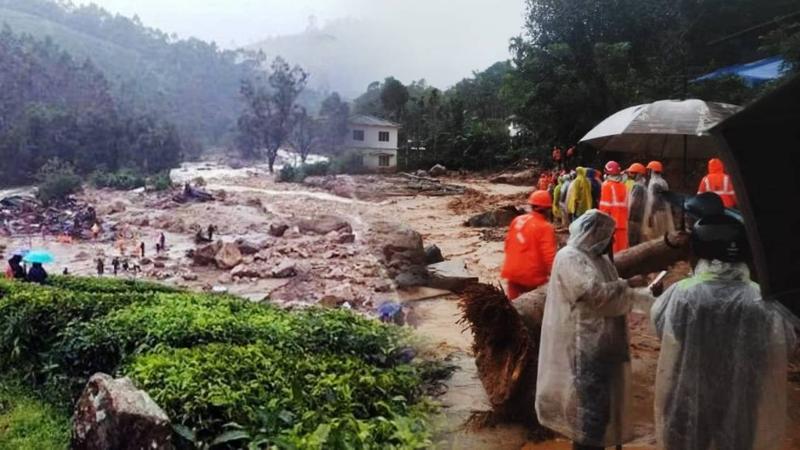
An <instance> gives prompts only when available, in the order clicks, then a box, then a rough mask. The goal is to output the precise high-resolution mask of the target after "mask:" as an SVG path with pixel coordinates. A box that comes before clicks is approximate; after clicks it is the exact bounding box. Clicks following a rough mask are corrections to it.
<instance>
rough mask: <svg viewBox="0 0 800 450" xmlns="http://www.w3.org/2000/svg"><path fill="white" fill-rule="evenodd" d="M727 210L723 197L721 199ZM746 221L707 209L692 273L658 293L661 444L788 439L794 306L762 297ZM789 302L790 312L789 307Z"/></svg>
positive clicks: (743, 447) (732, 445)
mask: <svg viewBox="0 0 800 450" xmlns="http://www.w3.org/2000/svg"><path fill="white" fill-rule="evenodd" d="M719 207H720V210H722V204H721V202H720V205H719ZM748 248H749V247H748V244H747V240H746V238H745V231H744V226H743V224H741V223H740V222H738V221H737V220H736V219H733V218H729V217H725V216H724V215H722V214H720V215H717V216H712V217H707V218H703V219H701V220H700V221H698V222H697V225H695V227H694V230H693V231H692V251H693V253H694V255H695V257H696V258H699V260H698V262H697V264H696V267H695V269H694V275H693V276H692V277H691V278H688V279H686V280H684V281H682V282H680V283H677V284H674V285H672V286H671V287H670V288H669V289H667V291H666V292H664V294H662V295H661V297H659V299H658V301H657V302H656V304H655V305H653V308H652V311H651V319H652V321H653V325H654V326H655V329H656V332H657V334H658V337H659V339H660V340H661V354H660V356H659V360H658V371H657V377H656V396H655V415H656V436H657V439H658V444H659V448H663V449H666V450H687V449H689V450H710V449H719V450H751V449H778V448H782V447H783V433H784V429H785V426H786V398H787V362H788V358H789V355H791V352H792V351H793V349H794V346H795V345H796V337H795V334H794V331H793V329H792V326H791V325H790V324H789V322H788V321H787V320H786V318H787V317H790V316H791V313H788V311H786V310H785V309H783V308H782V307H781V306H780V304H779V303H777V302H776V301H769V300H763V299H762V298H761V293H760V289H759V286H758V285H757V284H755V283H753V282H752V281H751V280H750V271H749V269H748V266H747V264H746V263H745V262H744V261H745V258H746V253H747V249H748ZM784 311H786V312H784Z"/></svg>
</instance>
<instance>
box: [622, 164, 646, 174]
mask: <svg viewBox="0 0 800 450" xmlns="http://www.w3.org/2000/svg"><path fill="white" fill-rule="evenodd" d="M626 172H628V173H636V174H639V175H644V174H646V173H647V169H645V167H644V164H641V163H633V164H631V166H630V167H628V170H626Z"/></svg>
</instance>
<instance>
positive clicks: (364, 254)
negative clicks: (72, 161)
mask: <svg viewBox="0 0 800 450" xmlns="http://www.w3.org/2000/svg"><path fill="white" fill-rule="evenodd" d="M198 177H202V178H203V181H204V183H205V187H204V189H206V190H207V191H209V192H211V193H212V194H214V195H215V200H214V201H211V202H206V203H186V204H177V203H175V202H173V201H171V198H170V194H166V193H162V194H157V193H143V192H115V191H105V190H103V191H99V190H88V191H86V192H85V193H83V194H82V195H81V196H80V200H82V201H85V202H87V203H90V204H93V205H95V207H96V209H97V212H98V215H99V217H100V219H101V220H102V221H103V222H104V229H105V230H104V232H103V233H102V234H101V236H100V237H99V238H98V239H96V240H85V241H76V242H73V243H69V244H68V243H58V242H56V241H55V239H54V237H53V236H41V235H36V236H31V235H29V236H13V237H10V238H4V237H3V238H0V239H2V242H0V244H2V245H5V247H6V248H8V249H14V248H19V247H26V248H30V247H34V248H39V247H44V248H47V249H48V250H51V251H52V252H53V253H54V254H55V255H56V258H57V262H56V263H55V264H54V265H52V266H50V267H49V269H50V270H51V271H54V272H61V271H62V270H63V269H64V268H65V267H66V268H69V271H70V273H73V274H81V275H94V274H95V273H96V269H95V261H96V259H97V258H98V257H102V258H103V259H104V260H105V261H106V275H105V276H110V275H109V273H110V272H111V267H110V261H111V258H112V257H114V256H117V257H122V253H121V249H120V244H123V245H124V251H125V254H126V255H129V256H127V258H129V259H130V261H131V263H132V264H133V263H139V265H140V266H141V272H140V273H138V274H133V273H123V274H120V275H119V276H127V277H142V278H150V279H157V280H161V281H162V282H165V283H170V284H174V285H178V286H184V287H187V288H190V289H197V290H203V289H205V290H208V289H211V288H213V287H217V288H220V287H224V288H225V289H227V290H228V291H229V292H232V293H236V294H239V295H242V296H245V297H247V298H250V299H252V300H254V301H258V300H262V299H265V298H269V299H270V300H272V301H274V302H277V303H281V304H285V305H295V304H307V303H319V302H321V303H323V304H326V305H328V306H336V307H349V308H354V309H356V310H359V311H362V312H364V313H365V314H373V315H374V314H375V308H376V307H377V306H378V305H379V304H381V303H383V302H385V301H387V300H393V301H398V302H402V303H404V304H405V305H406V311H407V313H408V320H409V322H410V323H412V325H413V326H415V327H416V333H417V334H418V335H419V336H420V337H421V338H422V340H423V342H424V343H425V344H424V347H425V351H426V352H428V353H430V354H431V355H434V356H436V357H439V358H448V359H449V360H450V361H452V362H453V363H454V364H456V365H457V366H458V367H459V369H458V370H457V371H456V372H455V373H454V375H453V377H452V378H451V379H450V380H449V381H448V384H447V391H446V392H445V393H444V395H442V397H441V398H440V399H439V400H440V402H441V403H442V405H443V406H444V409H443V415H442V420H441V426H442V430H443V431H442V434H441V447H442V448H453V449H520V448H526V449H567V448H570V444H569V443H568V442H566V441H563V440H556V441H550V442H544V443H532V442H528V441H527V439H526V438H527V433H526V430H525V429H523V428H522V427H519V426H515V425H505V426H500V427H497V428H493V429H484V430H480V431H468V430H465V429H464V428H463V427H462V424H463V422H464V421H465V420H466V419H467V418H469V416H470V414H471V413H472V412H473V411H480V410H485V409H488V405H487V403H486V398H485V395H484V393H483V389H482V387H481V385H480V381H479V380H478V379H477V375H476V368H475V364H474V358H473V355H472V352H471V336H470V335H469V333H468V332H465V331H463V326H461V325H458V324H456V322H457V320H458V319H459V313H458V309H457V300H458V298H457V297H456V296H454V295H452V294H448V293H446V292H443V291H438V290H434V289H426V288H423V289H407V290H398V289H396V284H395V283H393V282H392V280H391V279H390V277H389V275H388V273H387V268H386V267H385V265H384V263H383V262H382V261H381V255H380V254H376V252H375V249H374V246H371V245H370V242H374V241H376V240H378V241H379V240H380V239H381V236H380V232H378V231H377V229H376V228H375V224H377V223H380V222H384V221H389V222H399V223H404V224H406V225H408V226H410V227H411V228H413V229H414V230H416V231H417V232H419V233H420V234H421V235H422V237H423V239H424V242H425V244H426V245H429V244H436V245H437V246H439V248H440V249H441V250H442V253H443V256H444V257H445V259H447V260H463V261H464V262H465V264H466V266H467V268H468V270H469V271H470V272H471V273H472V274H474V275H476V276H478V277H479V278H480V280H481V281H482V282H484V283H494V284H499V283H500V279H499V272H500V266H501V264H502V261H503V252H502V249H503V243H502V238H503V236H504V232H505V231H504V230H503V229H502V228H500V229H478V228H468V227H465V226H464V222H465V221H466V220H467V219H468V218H469V217H470V216H471V215H473V214H475V213H479V212H483V211H486V210H489V209H492V208H495V207H498V206H503V205H519V206H521V205H523V204H524V203H525V198H526V196H527V194H528V192H529V188H527V187H525V186H512V185H507V184H493V183H490V182H488V181H487V179H473V178H470V177H469V176H464V175H463V174H462V175H460V176H459V177H458V178H450V179H447V178H446V179H443V180H441V181H436V180H428V179H418V178H407V177H381V176H353V177H340V178H337V179H335V180H331V179H311V180H308V182H307V184H306V185H298V184H285V183H275V182H274V181H273V179H272V177H271V176H269V175H268V174H267V173H266V172H265V171H264V170H263V168H260V167H257V168H244V169H231V168H229V167H224V166H219V165H215V164H191V165H186V166H185V167H184V168H183V169H178V170H176V171H175V172H174V173H173V178H174V179H175V180H176V181H177V182H181V183H182V182H184V181H188V180H195V179H197V178H198ZM329 214H335V215H336V216H338V217H340V218H341V219H343V220H344V221H346V222H347V223H348V224H349V226H350V227H351V229H352V234H353V235H354V239H353V242H348V241H344V242H342V240H341V239H340V237H341V235H340V234H337V233H328V234H315V233H305V232H301V231H299V230H298V229H297V228H296V227H295V226H294V225H295V224H296V223H297V222H298V221H301V220H309V219H310V220H313V219H314V218H317V217H320V216H323V215H329ZM275 224H287V225H289V226H290V229H289V230H288V231H287V232H286V234H285V235H284V236H282V237H275V236H271V235H270V234H269V229H270V225H275ZM208 225H215V226H216V227H217V229H218V230H217V233H216V235H215V236H214V239H215V240H216V239H221V240H223V241H225V242H234V241H236V240H237V239H239V240H246V241H248V242H251V243H253V246H254V247H257V250H258V252H257V253H255V254H253V255H246V256H244V258H245V263H246V264H252V265H253V266H254V267H256V268H255V269H253V270H254V271H258V270H263V271H270V270H272V269H273V268H274V267H277V266H280V265H282V264H291V265H292V266H293V267H294V269H295V271H296V276H293V277H289V278H276V277H273V276H270V275H267V276H263V277H261V276H256V277H250V276H237V275H234V274H235V273H240V272H235V271H234V272H233V273H232V272H231V271H230V270H221V269H219V268H217V267H214V266H213V265H212V266H207V267H199V266H196V265H194V264H193V261H192V259H191V258H189V257H187V256H186V253H187V251H189V250H192V249H195V248H196V247H197V246H196V244H195V235H196V231H197V230H205V229H206V228H207V227H208ZM162 232H163V233H164V234H165V237H166V242H167V250H166V251H165V252H163V253H162V254H160V255H155V253H154V246H155V242H156V241H157V239H158V236H159V234H160V233H162ZM139 242H145V245H146V255H145V256H146V257H147V258H146V260H145V261H142V260H141V258H139V257H134V256H131V255H132V254H133V252H134V249H135V247H136V246H137V245H138V243H139ZM677 270H685V268H678V269H677ZM431 297H432V298H431ZM630 324H631V329H632V346H633V356H634V360H633V373H634V379H633V381H634V399H635V404H634V410H633V411H632V413H633V417H634V422H635V424H636V434H637V436H638V438H637V440H636V441H635V442H634V443H632V444H630V445H629V446H626V447H627V448H654V447H653V445H654V430H653V412H652V404H653V386H654V380H655V367H656V359H657V356H658V341H657V339H655V337H654V336H653V335H652V334H651V333H650V331H649V327H648V324H647V320H646V318H645V317H643V316H641V315H635V314H634V315H632V316H631V318H630ZM721 382H724V380H721ZM532 407H533V405H531V408H532ZM787 430H788V431H789V435H790V436H789V438H788V440H787V443H786V448H797V449H800V380H795V383H793V384H790V422H789V426H788V427H787Z"/></svg>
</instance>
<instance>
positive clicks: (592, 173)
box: [586, 169, 603, 208]
mask: <svg viewBox="0 0 800 450" xmlns="http://www.w3.org/2000/svg"><path fill="white" fill-rule="evenodd" d="M599 177H600V175H599V174H598V172H597V171H596V170H594V169H586V178H588V179H589V182H590V183H592V208H597V205H599V204H600V194H601V190H602V189H603V183H602V182H601V181H600V179H599Z"/></svg>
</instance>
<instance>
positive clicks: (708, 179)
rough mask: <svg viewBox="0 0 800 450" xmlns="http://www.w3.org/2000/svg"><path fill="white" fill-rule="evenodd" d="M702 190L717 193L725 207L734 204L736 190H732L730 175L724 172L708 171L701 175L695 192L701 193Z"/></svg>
mask: <svg viewBox="0 0 800 450" xmlns="http://www.w3.org/2000/svg"><path fill="white" fill-rule="evenodd" d="M703 192H713V193H715V194H717V195H719V197H720V198H721V199H722V203H723V204H724V205H725V207H726V208H734V207H735V206H736V192H735V191H734V190H733V182H731V177H730V175H728V174H726V173H710V174H708V175H706V176H705V177H703V181H701V182H700V187H699V188H698V189H697V193H698V194H702V193H703Z"/></svg>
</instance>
